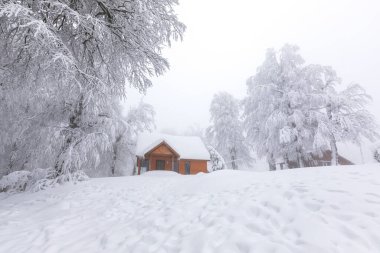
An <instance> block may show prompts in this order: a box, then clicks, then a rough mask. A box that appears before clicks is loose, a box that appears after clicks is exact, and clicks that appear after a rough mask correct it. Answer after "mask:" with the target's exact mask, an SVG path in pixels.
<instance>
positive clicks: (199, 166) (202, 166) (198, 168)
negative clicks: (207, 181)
mask: <svg viewBox="0 0 380 253" xmlns="http://www.w3.org/2000/svg"><path fill="white" fill-rule="evenodd" d="M187 161H189V162H190V174H192V175H193V174H197V173H199V172H204V173H207V161H202V160H180V161H179V173H181V174H185V163H186V162H187Z"/></svg>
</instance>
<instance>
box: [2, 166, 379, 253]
mask: <svg viewBox="0 0 380 253" xmlns="http://www.w3.org/2000/svg"><path fill="white" fill-rule="evenodd" d="M172 174H173V173H160V176H152V177H150V176H130V177H110V178H96V179H90V180H89V181H86V182H83V183H79V184H76V185H71V184H66V185H63V186H59V187H56V188H54V189H48V190H46V191H40V192H37V193H29V192H25V193H21V194H15V195H6V194H5V193H0V252H12V253H21V252H28V253H54V252H70V253H71V252H83V253H87V252H88V253H98V252H99V253H101V252H113V253H119V252H120V253H122V252H130V253H150V252H152V253H153V252H165V253H177V252H183V253H199V252H210V253H214V252H215V253H245V252H260V253H266V252H281V253H305V252H308V253H320V252H326V253H333V252H334V253H357V252H366V253H377V252H380V234H379V231H380V165H379V164H377V165H354V166H337V167H314V168H304V169H294V170H283V171H275V172H268V171H267V172H256V173H255V172H248V171H232V170H224V171H217V172H213V173H208V174H199V175H188V176H184V175H178V176H172ZM151 175H154V174H151ZM165 175H167V176H165Z"/></svg>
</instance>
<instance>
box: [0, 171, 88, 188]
mask: <svg viewBox="0 0 380 253" xmlns="http://www.w3.org/2000/svg"><path fill="white" fill-rule="evenodd" d="M52 173H54V170H52V169H34V170H32V171H25V170H22V171H15V172H12V173H10V174H8V175H6V176H3V177H2V178H1V179H0V192H10V193H13V192H22V191H32V192H35V191H40V190H45V189H47V188H50V187H54V186H56V185H57V184H62V183H65V182H74V183H76V182H79V181H85V180H88V176H87V175H86V174H85V173H84V172H83V171H81V170H79V171H75V172H73V173H70V174H64V175H61V176H59V177H55V178H54V177H51V175H52Z"/></svg>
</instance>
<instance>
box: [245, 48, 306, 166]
mask: <svg viewBox="0 0 380 253" xmlns="http://www.w3.org/2000/svg"><path fill="white" fill-rule="evenodd" d="M303 68H304V60H303V59H302V57H301V56H300V55H299V54H298V47H296V46H291V45H285V46H284V47H283V48H282V49H281V50H280V51H279V52H276V51H274V50H273V49H269V50H268V51H267V54H266V58H265V61H264V63H263V64H262V65H261V66H260V67H259V68H258V69H257V72H256V75H255V76H253V77H251V78H249V80H248V81H247V85H248V96H247V97H246V99H245V100H244V114H243V115H244V119H245V127H246V129H247V134H248V138H249V140H250V141H251V142H252V143H253V145H254V147H255V150H256V152H257V154H258V156H259V157H262V156H267V161H268V163H269V167H270V168H271V169H272V170H273V169H274V168H275V162H276V159H278V158H282V159H283V160H284V161H285V163H286V164H287V163H288V162H289V161H290V160H292V161H297V162H298V164H299V166H300V167H303V162H304V160H305V159H306V158H307V151H308V150H307V149H305V147H306V146H307V145H306V144H307V143H309V142H310V141H311V134H312V132H311V129H310V127H309V126H308V124H307V123H308V122H307V112H306V111H305V108H304V105H305V103H307V100H308V97H307V94H308V90H309V87H308V86H307V84H306V83H305V80H304V78H303V75H304V73H303Z"/></svg>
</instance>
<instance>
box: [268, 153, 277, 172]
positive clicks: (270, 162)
mask: <svg viewBox="0 0 380 253" xmlns="http://www.w3.org/2000/svg"><path fill="white" fill-rule="evenodd" d="M267 161H268V165H269V170H270V171H273V170H276V160H275V159H274V157H273V154H268V155H267Z"/></svg>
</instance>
